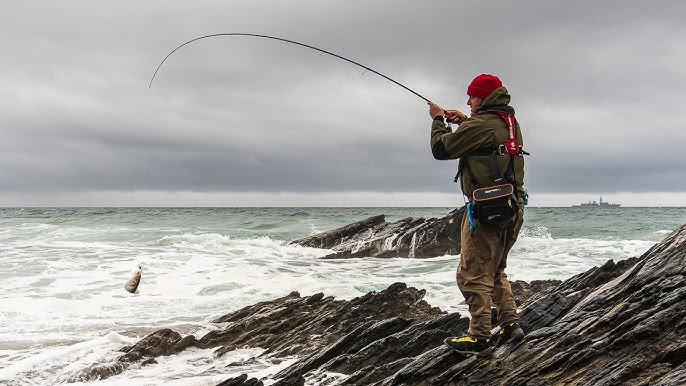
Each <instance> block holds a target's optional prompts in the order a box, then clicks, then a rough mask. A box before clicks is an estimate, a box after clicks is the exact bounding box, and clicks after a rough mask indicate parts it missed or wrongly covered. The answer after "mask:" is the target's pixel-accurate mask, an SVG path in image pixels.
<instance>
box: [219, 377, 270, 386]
mask: <svg viewBox="0 0 686 386" xmlns="http://www.w3.org/2000/svg"><path fill="white" fill-rule="evenodd" d="M263 385H264V383H262V381H260V380H259V379H257V378H250V379H248V376H247V375H246V374H243V375H240V376H238V377H235V378H229V379H227V380H225V381H224V382H222V383H219V384H217V386H263Z"/></svg>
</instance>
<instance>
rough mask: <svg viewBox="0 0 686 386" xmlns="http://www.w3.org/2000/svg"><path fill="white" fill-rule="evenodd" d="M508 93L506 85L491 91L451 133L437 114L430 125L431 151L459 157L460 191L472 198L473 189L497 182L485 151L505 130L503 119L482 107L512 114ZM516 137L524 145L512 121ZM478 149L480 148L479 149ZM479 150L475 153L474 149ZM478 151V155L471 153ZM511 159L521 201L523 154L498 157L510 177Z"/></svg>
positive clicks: (442, 156)
mask: <svg viewBox="0 0 686 386" xmlns="http://www.w3.org/2000/svg"><path fill="white" fill-rule="evenodd" d="M509 103H510V94H508V92H507V89H506V88H505V87H500V88H498V89H496V90H494V91H493V92H492V93H491V94H490V95H489V96H488V97H486V99H484V100H483V101H482V102H481V105H480V106H479V109H478V112H477V114H476V115H474V116H472V117H469V118H468V119H466V120H464V121H462V122H461V123H460V125H459V127H458V128H457V130H455V132H452V131H451V130H450V129H449V128H447V127H446V126H445V124H444V123H443V117H436V119H434V120H433V123H432V125H431V150H432V153H433V155H434V158H436V159H458V158H459V159H460V186H461V188H462V192H463V193H464V194H465V195H466V196H467V197H469V198H470V199H471V198H472V193H473V192H474V189H476V188H481V187H487V186H492V185H494V184H496V182H495V181H494V179H493V173H492V172H491V164H490V155H488V153H489V152H488V150H494V149H496V148H498V146H499V145H501V144H504V143H505V141H507V139H508V138H509V137H508V130H507V125H506V124H505V122H504V121H503V119H502V118H501V117H500V116H499V115H497V114H493V113H484V112H483V111H485V110H501V111H508V112H510V113H512V114H514V109H513V108H512V107H510V106H509ZM515 137H516V139H517V142H518V143H519V144H520V145H521V146H523V145H524V142H523V140H522V132H521V130H520V128H519V123H518V122H516V123H515ZM478 150H480V151H478ZM477 151H478V152H477ZM475 152H477V153H478V154H479V155H477V154H474V153H475ZM511 161H513V162H514V178H515V180H516V189H517V191H518V193H519V194H518V195H517V196H518V197H519V201H520V202H522V201H523V197H524V194H525V190H524V157H523V156H521V155H520V156H514V158H511V157H510V156H509V155H503V156H498V166H499V167H500V172H501V173H502V175H507V176H510V177H512V176H511V173H510V172H511V171H512V169H510V168H509V167H508V165H509V163H510V162H511Z"/></svg>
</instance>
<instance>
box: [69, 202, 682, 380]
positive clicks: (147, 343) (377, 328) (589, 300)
mask: <svg viewBox="0 0 686 386" xmlns="http://www.w3.org/2000/svg"><path fill="white" fill-rule="evenodd" d="M455 214H456V213H454V214H453V215H455ZM452 218H453V221H455V218H454V217H452ZM375 221H376V222H374V221H373V222H371V223H369V224H367V225H366V226H362V227H360V226H356V227H351V228H350V229H351V233H350V234H356V235H358V236H354V237H353V236H347V237H338V238H335V237H333V236H331V237H329V238H326V237H321V236H320V237H319V238H318V239H315V238H310V242H312V243H317V242H319V243H322V244H320V246H324V245H328V244H323V243H326V242H334V243H337V244H336V245H337V246H339V249H338V250H337V252H336V253H338V252H340V253H342V254H341V255H340V256H339V257H336V258H342V257H343V256H353V255H355V253H356V251H361V250H367V251H370V250H372V249H373V247H371V245H377V246H378V245H380V244H374V243H368V244H364V246H363V247H361V248H359V249H357V250H356V249H355V247H352V248H351V247H350V246H354V245H355V242H354V240H358V241H359V240H360V238H359V235H360V234H365V235H366V237H367V239H369V235H370V234H375V235H380V234H383V233H382V232H376V233H375V232H370V231H369V229H376V230H378V231H379V230H380V231H383V229H386V228H388V224H387V225H383V222H379V221H378V220H375ZM431 221H433V224H434V225H435V224H448V225H449V224H450V223H449V221H450V216H447V217H446V218H444V220H443V219H438V220H434V219H431ZM426 222H427V221H426V220H424V221H423V223H424V224H426ZM421 223H422V222H417V221H409V220H408V221H407V222H404V224H408V227H407V228H404V229H408V230H409V229H415V230H421V231H422V232H424V233H423V234H424V235H440V234H441V232H440V231H433V233H432V231H430V230H428V229H429V228H422V226H421ZM458 224H459V222H458ZM439 227H440V225H439ZM365 229H366V230H365ZM365 232H366V233H365ZM408 232H409V231H408ZM407 234H409V233H407ZM338 235H339V236H340V235H342V233H339V234H338ZM413 237H414V240H415V242H414V246H415V247H414V251H415V252H413V253H415V254H416V253H417V251H418V250H420V249H418V247H419V246H420V245H421V243H418V242H417V240H418V239H430V238H431V237H434V236H431V237H428V236H427V237H419V236H413ZM439 238H440V237H439V236H435V237H434V239H436V240H438V239H439ZM372 239H373V237H372ZM377 239H379V240H380V239H381V237H379V238H377ZM396 239H397V240H399V239H402V240H404V241H402V242H397V243H395V244H394V243H388V242H386V243H385V244H383V245H385V246H386V247H384V248H378V251H379V252H380V253H381V256H383V255H384V254H387V253H388V251H389V250H395V251H396V252H397V251H400V252H397V253H405V252H408V253H409V251H412V248H411V247H409V246H408V245H412V243H411V242H410V243H409V244H408V242H407V240H409V239H408V238H396ZM332 240H333V241H332ZM336 240H338V241H336ZM346 243H347V244H346ZM336 245H333V247H335V246H336ZM346 245H347V246H346ZM357 245H358V246H359V245H362V244H360V243H358V244H357ZM389 246H390V247H391V248H390V249H389V248H388V247H389ZM394 246H395V248H393V247H394ZM327 248H332V246H331V245H329V246H327ZM332 249H335V248H332ZM403 251H405V252H403ZM396 252H394V253H396ZM365 253H368V252H365ZM426 254H428V253H426ZM420 255H422V256H424V255H425V254H424V253H420ZM513 289H514V291H515V293H516V296H517V298H518V301H519V303H518V304H519V305H520V308H521V312H520V315H521V323H522V326H523V328H524V330H525V332H526V334H527V336H526V339H525V340H524V341H523V342H521V343H519V344H517V345H505V346H503V347H500V348H498V349H497V350H496V351H495V352H494V353H493V355H491V356H490V357H487V358H476V357H474V356H462V355H459V354H457V353H454V352H452V351H451V350H449V349H447V348H446V347H445V346H444V345H443V343H442V342H443V339H444V338H445V337H447V336H454V335H461V334H464V333H465V332H466V329H467V325H468V322H469V320H468V318H467V317H465V316H464V315H460V314H459V313H446V312H443V311H441V310H440V309H438V308H435V307H431V306H430V305H429V304H428V303H427V302H426V301H424V300H423V296H424V292H425V291H424V290H422V289H417V288H412V287H408V286H407V285H405V284H404V283H395V284H393V285H391V286H389V287H388V288H387V289H385V290H383V291H380V292H370V293H368V294H366V295H364V296H361V297H358V298H355V299H352V300H349V301H343V300H336V299H334V298H333V297H327V296H326V295H325V294H321V293H320V294H315V295H311V296H304V297H303V296H301V295H300V294H299V293H297V292H294V293H291V294H289V295H287V296H284V297H282V298H278V299H274V300H272V301H268V302H262V303H258V304H255V305H252V306H248V307H245V308H242V309H240V310H237V311H235V312H232V313H229V314H227V315H224V316H222V317H219V318H217V319H216V320H214V322H215V323H217V324H218V325H220V326H222V327H221V328H219V329H217V330H215V331H212V332H210V333H208V334H207V335H205V336H203V337H202V338H200V339H196V338H195V337H194V336H192V335H188V336H182V335H181V334H179V333H177V332H175V331H172V330H170V329H162V330H159V331H156V332H154V333H152V334H150V335H148V336H146V337H145V338H143V339H142V340H141V341H139V342H138V343H136V344H135V345H133V346H130V347H124V348H122V355H121V357H119V359H118V361H117V362H116V363H115V364H111V365H108V366H94V367H91V368H88V369H84V370H83V371H82V372H81V374H79V375H78V376H77V377H75V379H74V380H75V381H76V380H88V379H96V378H106V377H108V376H111V375H114V374H118V373H121V372H123V371H126V368H127V367H128V366H130V365H131V364H133V363H142V364H146V365H154V364H155V363H156V358H157V357H159V356H162V355H174V354H176V353H178V352H180V351H183V350H185V349H186V348H188V347H198V348H211V349H214V350H215V355H217V356H220V355H222V354H224V353H226V352H229V351H231V350H234V349H236V348H241V347H262V348H264V349H266V351H265V352H264V353H263V354H261V356H262V357H263V358H269V359H272V360H273V361H278V360H281V359H282V358H285V357H287V356H293V355H296V356H297V357H298V360H297V361H296V362H295V363H293V364H291V365H290V366H288V367H287V368H285V369H284V370H282V371H281V372H280V373H279V374H277V375H276V376H275V378H274V379H275V380H276V381H270V384H273V385H280V386H285V385H304V384H306V383H307V384H317V385H319V384H322V385H323V384H340V385H378V386H382V385H383V386H391V385H658V384H659V385H683V384H686V336H685V335H684V334H683V333H684V332H685V331H686V225H684V226H682V227H680V228H678V229H676V230H675V231H674V232H672V233H671V234H670V235H669V236H668V237H666V238H665V239H664V240H663V241H662V242H660V243H658V244H656V245H655V246H653V247H652V248H651V249H650V250H648V251H647V252H646V253H644V254H643V255H642V256H640V257H635V258H631V259H628V260H623V261H619V262H616V263H615V262H613V261H611V260H610V261H608V262H607V263H606V264H604V265H602V266H600V267H595V268H593V269H591V270H589V271H587V272H585V273H582V274H579V275H576V276H574V277H572V278H570V279H568V280H565V281H563V282H559V281H542V282H532V283H524V282H514V283H513ZM332 373H335V374H344V376H343V377H339V378H334V377H333V376H332V375H330V374H332ZM262 384H263V380H258V379H254V378H252V379H251V378H248V377H247V376H246V375H243V376H241V377H234V378H229V379H226V380H225V381H224V382H222V383H220V385H223V386H227V385H262Z"/></svg>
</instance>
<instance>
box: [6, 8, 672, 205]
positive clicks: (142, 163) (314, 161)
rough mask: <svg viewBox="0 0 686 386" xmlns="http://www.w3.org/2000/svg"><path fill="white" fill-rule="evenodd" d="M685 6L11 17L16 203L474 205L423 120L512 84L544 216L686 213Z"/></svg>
mask: <svg viewBox="0 0 686 386" xmlns="http://www.w3.org/2000/svg"><path fill="white" fill-rule="evenodd" d="M684 15H686V2H683V1H677V0H675V1H659V0H658V1H652V2H645V1H602V2H600V1H586V0H581V1H573V2H572V1H565V2H556V1H549V0H536V1H533V0H532V1H528V0H525V1H517V2H515V1H456V0H452V1H450V0H444V1H439V0H423V1H403V2H399V1H397V0H396V1H392V0H382V1H369V0H366V1H357V0H329V1H321V0H319V1H318V0H289V1H283V0H274V1H262V0H245V1H244V0H232V1H201V0H200V1H193V2H189V1H170V0H163V1H162V0H160V1H129V0H118V1H93V0H84V1H71V0H62V1H59V2H58V1H32V0H21V1H18V0H16V1H15V0H6V1H3V2H2V4H1V5H0V42H1V47H2V51H3V52H2V59H0V80H1V84H2V87H0V129H1V130H2V138H1V139H0V206H446V207H452V206H461V205H462V204H463V203H464V199H463V198H462V195H461V194H460V193H459V188H458V186H457V184H455V183H454V182H453V178H454V175H455V172H456V168H457V162H456V161H454V160H452V161H437V160H434V159H433V157H432V156H431V151H430V146H429V132H430V125H431V118H430V117H429V115H428V107H427V105H426V102H425V101H424V100H422V99H421V98H420V97H418V96H417V95H415V94H413V93H411V92H409V91H407V90H405V89H403V88H402V87H400V86H398V85H396V84H394V83H392V82H390V81H388V80H386V79H384V78H382V77H380V76H378V75H376V74H374V73H372V72H370V71H365V70H364V69H363V68H360V67H357V66H355V65H352V64H351V63H348V62H345V61H343V60H340V59H337V58H334V57H332V56H329V55H325V54H321V53H319V52H316V51H314V50H310V49H307V48H304V47H300V46H297V45H293V44H286V43H283V42H279V41H274V40H268V39H259V38H252V37H235V36H234V37H216V38H210V39H203V40H200V41H196V42H194V43H192V44H189V45H187V46H185V47H183V48H181V49H180V50H178V51H176V52H175V53H174V54H173V55H172V56H171V57H169V59H168V60H167V61H166V62H165V63H164V65H163V66H162V67H161V69H160V71H159V72H158V73H157V75H156V77H155V79H154V82H153V83H152V87H150V88H149V87H148V86H149V83H150V81H151V77H152V75H153V73H154V71H155V69H156V67H157V66H158V64H159V63H160V62H161V61H162V59H163V58H164V57H165V56H166V55H167V54H168V53H169V52H170V51H172V50H173V49H174V48H175V47H177V46H179V45H180V44H182V43H184V42H186V41H188V40H191V39H193V38H195V37H198V36H203V35H208V34H215V33H232V32H238V33H253V34H262V35H271V36H277V37H281V38H284V39H289V40H294V41H298V42H301V43H304V44H309V45H313V46H316V47H319V48H321V49H325V50H328V51H331V52H333V53H336V54H338V55H342V56H344V57H346V58H349V59H351V60H354V61H357V62H359V63H362V64H364V65H365V66H368V67H370V68H372V69H374V70H376V71H378V72H381V73H383V74H384V75H386V76H388V77H390V78H392V79H394V80H396V81H398V82H400V83H401V84H403V85H405V86H406V87H409V88H410V89H412V90H414V91H415V92H417V93H418V94H420V95H422V96H424V97H425V98H427V99H429V100H431V101H434V102H436V103H438V104H439V105H441V106H443V107H445V108H457V109H460V110H462V111H464V112H468V111H469V108H468V106H467V105H466V102H467V97H466V87H467V85H468V84H469V82H470V81H471V79H472V78H474V76H476V75H478V74H480V73H491V74H496V75H498V76H499V77H500V78H501V79H502V80H503V83H504V85H505V87H507V89H508V90H509V92H510V94H511V95H512V102H511V105H512V106H513V107H514V108H515V109H516V116H517V119H518V121H519V122H520V124H521V127H522V131H523V135H524V147H525V149H526V150H527V151H528V152H529V153H531V156H529V157H527V159H526V178H525V185H526V187H527V189H528V191H529V193H530V205H532V206H569V205H572V204H578V203H580V202H587V201H589V200H597V199H598V198H599V197H600V196H603V199H604V200H605V201H609V202H619V203H622V205H624V206H686V178H684V175H685V173H684V170H683V169H684V166H683V165H684V161H683V158H684V157H683V154H684V149H685V148H686V114H684V113H683V111H684V108H686V94H685V92H684V86H685V85H686V23H684V22H683V16H684Z"/></svg>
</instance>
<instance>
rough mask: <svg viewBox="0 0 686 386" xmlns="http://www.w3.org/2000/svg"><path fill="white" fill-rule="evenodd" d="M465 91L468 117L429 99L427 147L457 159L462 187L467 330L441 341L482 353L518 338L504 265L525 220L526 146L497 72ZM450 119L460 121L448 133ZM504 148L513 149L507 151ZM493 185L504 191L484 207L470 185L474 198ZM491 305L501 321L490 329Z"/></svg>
mask: <svg viewBox="0 0 686 386" xmlns="http://www.w3.org/2000/svg"><path fill="white" fill-rule="evenodd" d="M467 96H468V99H467V105H468V106H469V107H470V109H471V111H470V117H467V116H466V115H465V114H464V113H462V112H461V111H459V110H443V108H442V107H440V106H438V105H436V104H434V103H432V102H429V114H430V116H431V118H432V119H433V122H432V125H431V151H432V153H433V156H434V158H435V159H438V160H448V159H459V164H458V165H459V166H458V175H457V176H456V177H455V182H457V181H458V179H459V181H460V187H461V189H462V192H463V194H464V195H466V196H467V197H468V198H469V203H468V204H467V211H466V212H465V215H464V217H463V219H462V228H461V229H462V230H461V243H462V245H461V259H460V263H459V266H458V268H457V285H458V287H459V289H460V291H461V292H462V295H463V296H464V299H465V301H466V303H467V305H468V306H469V313H470V315H471V320H470V322H469V330H468V333H467V335H466V336H463V337H450V338H447V339H446V340H445V344H446V345H447V346H448V347H450V348H451V349H453V350H455V351H457V352H460V353H475V354H477V355H478V356H485V355H488V354H490V353H491V352H492V346H496V347H497V346H500V345H502V344H504V343H506V342H508V341H512V342H515V341H520V340H522V339H523V338H524V331H523V330H522V328H521V327H520V325H519V316H518V315H517V305H516V304H515V298H514V295H513V294H512V288H511V287H510V282H509V281H508V280H507V275H506V274H505V267H506V266H507V255H508V252H509V251H510V249H511V248H512V246H513V245H514V243H515V241H516V240H517V236H518V234H519V230H520V229H521V227H522V223H523V220H524V219H523V214H524V201H525V199H526V190H525V188H524V157H523V154H526V152H523V150H522V149H521V144H522V134H521V131H520V128H519V124H518V122H517V121H516V120H515V119H514V109H513V108H512V107H511V106H509V103H510V95H509V93H508V91H507V89H506V88H505V87H503V84H502V82H501V80H500V79H499V78H498V77H497V76H495V75H491V74H481V75H478V76H477V77H475V78H474V80H472V82H471V83H470V84H469V87H468V88H467ZM444 119H445V120H447V122H448V125H446V124H445V123H444ZM508 122H509V124H508ZM450 123H454V124H458V125H459V126H458V127H457V128H456V130H455V131H454V132H453V131H452V129H451V127H450ZM504 145H506V146H504ZM510 148H512V152H508V150H510ZM515 148H516V149H515ZM479 188H493V189H481V190H479ZM493 191H498V192H500V191H502V192H505V194H507V193H511V195H509V196H508V197H507V198H506V200H505V198H499V200H501V201H499V202H500V203H499V204H496V205H490V206H489V205H488V204H490V202H489V201H483V202H484V203H486V204H484V205H481V204H482V202H478V201H477V200H476V199H475V192H476V193H477V198H478V195H479V194H481V195H482V196H483V197H481V198H484V197H486V198H488V195H489V194H492V193H491V192H493ZM503 200H505V201H503ZM494 202H495V200H494ZM474 205H476V206H477V207H476V208H475V207H474ZM494 208H495V209H494ZM491 304H493V305H494V306H495V308H496V310H497V322H498V325H499V326H500V330H499V331H498V333H496V334H495V335H493V336H492V335H491Z"/></svg>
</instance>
